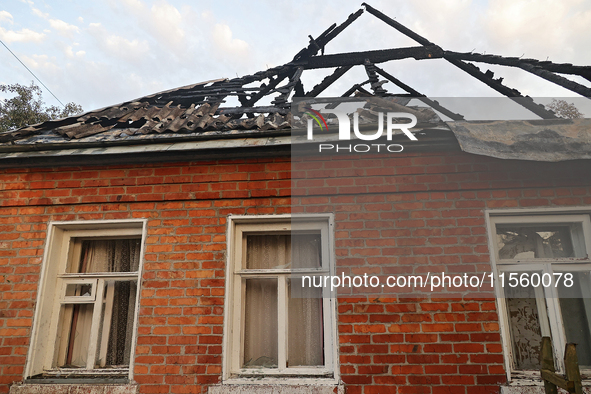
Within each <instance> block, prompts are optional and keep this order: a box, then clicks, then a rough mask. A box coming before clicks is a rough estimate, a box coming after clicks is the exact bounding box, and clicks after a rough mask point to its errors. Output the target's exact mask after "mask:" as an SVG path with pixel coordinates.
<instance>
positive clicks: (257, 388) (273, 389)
mask: <svg viewBox="0 0 591 394" xmlns="http://www.w3.org/2000/svg"><path fill="white" fill-rule="evenodd" d="M207 393H208V394H243V393H249V394H344V393H345V387H344V386H343V385H342V384H335V383H331V384H292V383H289V384H282V383H260V384H252V383H236V384H218V385H215V386H209V388H208V390H207ZM11 394H12V393H11Z"/></svg>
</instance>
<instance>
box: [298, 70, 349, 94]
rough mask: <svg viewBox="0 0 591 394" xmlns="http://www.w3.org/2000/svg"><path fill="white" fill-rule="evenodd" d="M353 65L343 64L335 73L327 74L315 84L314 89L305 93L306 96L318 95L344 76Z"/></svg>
mask: <svg viewBox="0 0 591 394" xmlns="http://www.w3.org/2000/svg"><path fill="white" fill-rule="evenodd" d="M352 67H353V66H341V67H339V68H337V69H336V70H335V72H334V73H332V74H331V75H329V76H327V77H326V78H324V79H323V80H322V82H320V83H319V84H318V85H316V86H314V88H312V90H310V91H309V92H308V93H306V94H305V97H316V96H318V95H319V94H320V93H322V92H323V91H324V90H325V89H326V88H328V87H329V86H330V85H332V84H333V82H335V81H336V80H337V79H339V78H340V77H342V76H343V75H344V74H345V73H346V72H347V71H349V70H350V69H351V68H352Z"/></svg>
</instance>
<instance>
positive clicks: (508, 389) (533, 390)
mask: <svg viewBox="0 0 591 394" xmlns="http://www.w3.org/2000/svg"><path fill="white" fill-rule="evenodd" d="M583 384H584V382H583ZM558 390H559V393H564V391H562V390H561V389H558ZM545 392H546V391H545V390H544V386H543V385H542V386H538V385H532V386H501V394H545ZM583 393H585V394H590V393H591V387H590V386H583Z"/></svg>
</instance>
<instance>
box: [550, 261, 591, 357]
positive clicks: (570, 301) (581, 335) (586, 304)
mask: <svg viewBox="0 0 591 394" xmlns="http://www.w3.org/2000/svg"><path fill="white" fill-rule="evenodd" d="M572 274H573V286H571V287H565V286H564V283H565V282H564V281H563V280H561V281H560V285H559V286H558V296H559V297H560V311H561V313H562V322H563V324H564V332H565V334H566V342H567V343H570V342H573V343H576V344H577V357H578V359H579V365H580V366H582V367H587V368H589V367H591V342H590V339H591V333H590V327H589V321H590V320H591V319H590V318H591V294H590V293H589V292H590V291H591V275H590V274H589V272H573V273H572ZM568 284H570V283H568Z"/></svg>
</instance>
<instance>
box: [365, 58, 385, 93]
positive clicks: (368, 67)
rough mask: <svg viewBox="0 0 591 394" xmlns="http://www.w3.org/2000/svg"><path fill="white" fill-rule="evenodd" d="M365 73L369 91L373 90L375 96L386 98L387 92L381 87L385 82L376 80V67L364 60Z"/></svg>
mask: <svg viewBox="0 0 591 394" xmlns="http://www.w3.org/2000/svg"><path fill="white" fill-rule="evenodd" d="M363 65H364V67H365V72H366V73H367V77H368V78H369V83H370V86H371V90H373V92H374V94H375V95H376V96H382V97H383V96H386V95H387V94H388V92H387V91H386V89H384V88H383V87H382V85H383V84H384V83H385V82H386V81H381V82H380V80H379V78H378V74H377V73H376V66H375V65H374V64H373V63H372V62H370V61H369V59H365V62H364V64H363Z"/></svg>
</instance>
